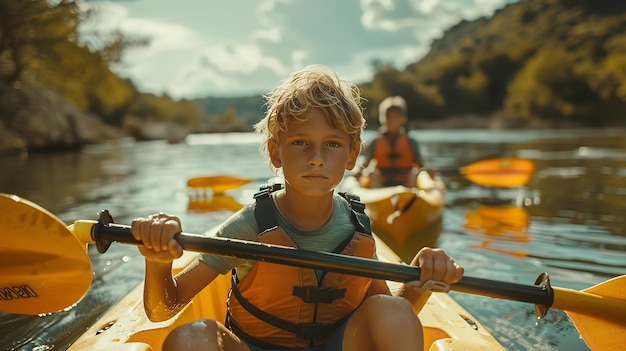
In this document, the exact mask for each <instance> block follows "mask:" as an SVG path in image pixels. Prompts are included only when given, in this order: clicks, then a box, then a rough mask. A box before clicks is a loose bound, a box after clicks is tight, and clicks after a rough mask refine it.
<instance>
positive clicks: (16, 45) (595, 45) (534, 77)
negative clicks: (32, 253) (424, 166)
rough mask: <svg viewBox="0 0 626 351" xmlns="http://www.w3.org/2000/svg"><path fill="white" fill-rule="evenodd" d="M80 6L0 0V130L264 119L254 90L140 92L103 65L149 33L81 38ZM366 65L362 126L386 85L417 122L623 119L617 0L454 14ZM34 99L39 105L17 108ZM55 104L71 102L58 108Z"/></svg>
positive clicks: (233, 125) (588, 123) (223, 125)
mask: <svg viewBox="0 0 626 351" xmlns="http://www.w3.org/2000/svg"><path fill="white" fill-rule="evenodd" d="M89 15H90V13H89V12H87V13H84V12H81V11H80V9H79V7H78V6H77V4H76V2H74V1H70V0H59V1H56V2H54V4H52V5H51V4H50V3H49V2H48V1H46V0H0V84H1V86H0V136H2V138H0V139H2V140H5V139H6V140H9V139H10V140H15V141H14V142H12V145H13V144H15V145H18V144H19V145H26V147H27V148H46V147H47V146H49V145H56V146H58V147H59V148H63V147H69V148H72V147H77V146H80V145H81V144H82V143H85V142H97V140H98V138H101V137H103V136H102V135H99V134H97V133H95V134H94V133H93V132H92V133H91V134H90V136H89V137H88V138H86V137H85V136H84V135H82V136H81V135H78V134H79V132H80V131H81V130H92V131H94V130H99V128H97V127H89V126H87V125H84V126H80V127H77V125H79V124H77V122H76V120H77V119H79V120H80V119H81V118H83V117H81V115H82V116H85V117H84V118H85V119H90V120H92V121H93V120H99V121H101V122H103V123H105V124H107V125H109V126H114V127H116V128H120V129H121V130H123V131H125V132H126V133H128V134H130V135H132V136H135V137H136V138H163V137H165V138H168V139H171V140H172V141H177V140H181V138H182V137H184V135H186V133H189V132H206V131H218V132H223V131H233V130H234V131H245V130H251V128H252V125H253V124H254V123H256V122H257V121H258V120H259V119H260V118H262V116H263V113H264V110H265V109H264V106H263V103H264V101H263V99H262V97H261V95H259V96H253V97H245V98H213V97H207V98H204V99H197V100H193V101H191V100H175V99H172V98H171V97H169V96H155V95H153V94H145V93H142V92H139V91H138V90H137V88H136V87H135V85H134V84H133V82H132V81H130V80H127V79H122V78H120V77H118V76H117V75H116V74H114V73H113V70H112V67H114V66H115V65H116V64H118V63H119V62H120V60H121V57H122V54H123V52H124V50H125V49H126V48H129V47H138V46H139V47H140V46H145V45H149V44H150V41H149V38H137V37H133V36H129V35H128V34H123V33H119V32H113V33H94V34H96V35H93V38H98V39H97V40H98V41H99V42H97V43H89V42H87V43H85V42H81V41H80V40H79V39H80V35H82V33H79V32H78V27H79V24H80V23H81V21H84V20H85V18H87V17H88V16H89ZM416 45H417V44H416ZM372 64H373V67H374V69H375V75H374V77H373V78H372V80H371V81H370V82H365V83H363V84H361V88H362V90H363V96H364V97H365V99H366V101H365V103H364V107H365V115H366V118H367V119H368V126H369V127H370V128H375V127H377V125H378V120H377V108H376V107H377V105H378V103H379V102H380V101H382V99H383V98H384V97H386V96H388V95H402V96H404V97H405V98H406V100H407V101H408V104H409V118H410V123H411V124H412V125H413V126H419V127H429V126H437V127H441V126H442V125H445V126H447V127H454V128H468V127H472V126H478V127H500V128H523V127H570V126H582V127H596V126H626V118H625V117H624V111H626V2H624V1H617V0H521V1H520V2H518V3H515V4H511V5H508V6H507V7H505V8H503V9H501V10H499V11H497V12H496V13H495V14H494V15H493V16H492V17H491V18H481V19H477V20H474V21H462V22H460V23H458V24H457V25H456V26H454V27H452V28H450V29H449V30H448V31H446V32H445V34H444V35H443V37H442V38H440V39H437V40H435V41H434V42H433V43H432V48H431V50H430V52H429V53H428V54H427V55H426V56H425V57H424V58H422V59H421V60H419V61H418V62H415V63H413V64H410V65H408V66H407V67H404V68H402V69H397V68H395V67H392V66H391V65H389V64H386V63H385V62H373V63H372ZM29 81H36V82H37V83H36V84H35V83H33V84H30V83H29ZM40 86H43V87H45V89H46V93H45V94H41V92H40V91H38V90H37V89H40V88H36V87H40ZM53 95H55V96H56V97H53ZM42 96H45V97H46V99H47V100H44V99H43V98H42ZM38 99H39V100H38ZM54 99H61V100H63V101H64V102H63V104H60V103H57V102H54V103H51V102H50V101H51V100H54ZM46 101H47V102H46ZM36 103H42V106H44V107H42V108H39V109H32V108H31V109H29V106H25V104H36ZM64 104H68V105H71V106H72V108H69V107H68V108H66V107H63V108H58V106H62V105H63V106H65V105H64ZM54 106H57V107H54ZM36 111H41V112H36ZM63 111H65V112H63ZM24 119H28V120H29V121H24ZM47 124H54V125H58V124H62V125H63V127H62V128H60V129H59V128H52V127H42V126H45V125H47ZM150 127H155V128H150ZM50 130H55V133H54V135H51V134H48V135H45V133H46V131H50ZM159 131H164V132H166V133H170V135H164V134H163V132H159ZM37 133H39V137H38V138H37V140H36V141H34V139H33V138H32V136H33V135H34V134H37ZM68 133H69V134H71V133H74V134H75V135H72V136H71V137H69V138H68V137H67V134H68ZM107 135H116V133H107ZM22 139H23V140H22ZM20 140H21V141H20ZM68 140H69V141H68ZM11 147H12V146H10V145H9V148H11ZM1 151H2V145H0V152H1Z"/></svg>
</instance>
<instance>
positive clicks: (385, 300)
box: [361, 295, 421, 327]
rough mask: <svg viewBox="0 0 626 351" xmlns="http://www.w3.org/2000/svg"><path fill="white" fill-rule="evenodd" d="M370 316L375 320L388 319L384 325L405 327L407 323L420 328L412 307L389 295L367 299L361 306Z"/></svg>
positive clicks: (406, 301) (401, 299)
mask: <svg viewBox="0 0 626 351" xmlns="http://www.w3.org/2000/svg"><path fill="white" fill-rule="evenodd" d="M361 307H365V308H366V309H367V310H368V311H367V312H368V314H371V315H373V316H375V317H376V318H377V320H378V321H381V319H388V321H386V323H391V324H394V323H396V322H397V323H400V324H401V325H407V323H410V324H414V325H415V326H416V327H418V326H419V327H421V323H420V321H419V318H418V317H417V314H416V313H415V311H414V310H413V305H411V302H409V300H407V299H405V298H402V297H397V296H389V295H375V296H372V297H370V298H368V299H367V300H366V301H365V303H364V304H363V306H361Z"/></svg>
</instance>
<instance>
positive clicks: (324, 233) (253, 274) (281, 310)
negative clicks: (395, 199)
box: [131, 65, 463, 351]
mask: <svg viewBox="0 0 626 351" xmlns="http://www.w3.org/2000/svg"><path fill="white" fill-rule="evenodd" d="M267 98H268V106H269V108H268V112H267V114H266V116H265V117H264V118H263V120H261V121H260V122H259V123H258V124H257V125H256V130H257V132H259V133H260V134H261V135H262V136H263V138H264V140H263V142H262V145H261V149H262V152H263V153H264V155H265V156H266V158H267V159H268V161H269V164H270V168H271V169H272V170H273V171H274V172H275V173H276V174H280V175H282V177H283V178H284V186H283V187H282V188H280V189H275V188H270V189H265V190H264V191H261V192H259V193H258V194H257V196H255V199H256V200H255V201H254V203H252V204H249V205H246V206H245V207H244V208H243V209H241V210H239V211H238V212H236V213H235V214H233V215H232V216H231V217H230V218H229V219H227V220H226V221H225V222H224V223H223V224H222V225H221V227H220V228H219V229H218V231H217V233H216V234H215V235H216V236H219V237H227V238H234V239H242V240H249V241H256V242H262V243H268V244H280V245H288V246H292V247H296V248H299V249H304V250H313V251H321V252H335V253H341V254H343V255H352V256H358V257H363V258H368V259H376V257H377V256H376V248H375V241H374V238H373V236H372V234H371V231H370V229H369V219H368V218H367V216H366V215H365V214H364V213H363V208H362V206H358V204H359V203H358V202H357V201H356V200H355V199H354V198H353V197H350V196H343V195H341V194H338V193H336V192H335V189H336V187H337V186H338V185H339V183H340V182H341V181H342V179H343V176H344V173H345V172H346V170H351V169H352V168H353V167H354V166H355V164H356V161H357V157H358V154H359V151H360V147H361V132H362V129H363V126H364V123H365V120H364V118H363V115H362V110H361V106H360V95H359V93H358V89H357V88H356V86H354V85H353V84H351V83H349V82H347V81H345V80H342V79H340V78H339V77H338V76H337V75H336V73H334V72H333V71H332V70H330V69H328V68H326V67H324V66H319V65H313V66H308V67H306V68H304V69H302V70H301V71H298V72H295V73H293V74H292V75H291V76H290V77H289V78H288V79H287V80H286V81H285V82H283V83H282V84H281V85H279V86H278V87H277V88H275V89H274V91H273V92H272V93H271V94H270V95H269V96H268V97H267ZM355 204H356V205H355ZM354 205H355V206H354ZM131 228H132V230H131V231H132V233H133V236H134V237H135V238H136V239H137V240H142V242H143V243H144V246H141V247H140V248H139V250H140V252H141V253H142V254H143V255H144V256H145V260H146V271H145V283H144V284H145V286H144V307H145V311H146V314H147V316H148V318H149V319H150V320H152V321H163V320H166V319H169V318H171V317H172V316H174V315H175V314H176V313H178V312H179V311H181V309H182V308H183V307H184V306H185V305H187V304H188V303H189V301H190V300H191V299H192V298H193V297H194V296H195V295H196V294H197V293H198V292H200V291H201V290H202V289H203V288H204V287H205V286H207V285H208V284H209V283H211V281H213V280H214V279H215V278H216V277H217V276H218V275H219V274H229V273H231V274H232V276H233V278H232V286H231V291H230V294H229V298H228V301H227V302H226V301H224V303H225V304H226V303H227V306H228V316H227V318H226V322H225V323H222V322H220V321H216V320H208V319H206V320H198V321H195V322H192V323H190V324H185V325H182V326H179V327H177V328H176V329H174V330H173V331H172V332H171V333H170V334H169V335H168V337H167V338H166V340H165V342H164V344H163V350H229V351H248V350H252V351H263V350H266V351H267V350H277V349H281V350H284V349H290V350H309V351H322V350H326V351H331V350H336V351H338V350H345V351H357V350H358V351H367V350H394V351H403V350H412V351H414V350H423V331H422V326H421V323H420V321H419V318H418V317H417V314H416V313H415V311H414V307H413V306H414V304H415V303H416V301H417V300H419V299H420V298H421V297H422V296H423V295H422V294H423V293H424V289H423V288H424V287H426V286H428V285H425V284H426V283H432V282H443V283H444V284H449V283H454V282H457V281H459V280H460V279H461V277H462V275H463V268H462V267H461V266H459V265H458V264H456V263H455V262H454V260H453V259H451V258H450V257H449V256H448V255H447V254H446V253H445V252H444V251H443V250H441V249H432V248H424V249H422V250H420V251H419V253H418V254H417V255H416V256H415V259H414V260H413V262H412V264H413V265H418V266H420V267H421V276H420V281H414V282H409V283H405V284H403V285H402V287H401V289H399V290H397V291H394V293H393V294H392V293H391V292H390V290H389V287H388V286H387V284H386V282H385V281H384V280H379V279H371V278H364V277H357V276H351V275H346V274H340V273H333V272H323V271H318V270H313V269H304V268H297V267H291V266H287V265H278V264H272V263H268V262H263V261H254V260H248V259H240V258H236V257H226V256H217V255H211V254H202V255H200V257H199V258H198V259H197V260H196V261H195V262H194V263H193V264H191V266H190V267H188V268H187V269H186V270H184V271H182V272H181V273H179V274H177V275H176V276H172V260H174V259H175V258H178V257H180V256H181V255H182V247H181V246H180V245H179V244H178V243H177V242H176V240H174V239H173V237H174V235H175V234H177V233H180V232H181V231H182V226H181V221H180V219H179V218H178V217H176V216H172V215H168V214H163V213H160V214H154V215H151V216H149V217H147V218H137V219H135V220H133V221H132V225H131ZM424 296H427V295H424Z"/></svg>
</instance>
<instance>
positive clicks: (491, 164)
mask: <svg viewBox="0 0 626 351" xmlns="http://www.w3.org/2000/svg"><path fill="white" fill-rule="evenodd" d="M534 171H535V165H534V163H533V162H532V161H531V160H529V159H526V158H513V157H510V158H490V159H485V160H480V161H476V162H474V163H471V164H469V165H466V166H464V167H461V169H460V173H461V174H462V175H463V176H464V177H465V178H467V179H469V180H470V181H472V182H474V183H476V184H478V185H482V186H489V187H496V188H514V187H518V186H522V185H525V184H526V183H528V181H529V180H530V178H531V177H532V174H533V172H534Z"/></svg>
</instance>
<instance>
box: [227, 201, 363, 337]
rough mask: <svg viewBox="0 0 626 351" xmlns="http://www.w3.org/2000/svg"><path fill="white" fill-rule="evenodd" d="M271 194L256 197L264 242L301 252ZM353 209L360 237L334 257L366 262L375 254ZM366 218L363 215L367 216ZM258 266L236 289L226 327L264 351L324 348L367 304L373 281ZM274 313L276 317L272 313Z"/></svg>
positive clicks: (234, 282) (350, 276) (308, 270)
mask: <svg viewBox="0 0 626 351" xmlns="http://www.w3.org/2000/svg"><path fill="white" fill-rule="evenodd" d="M270 192H271V190H267V191H266V192H265V193H260V194H261V195H258V194H257V195H256V196H255V198H256V208H255V217H256V219H257V224H258V225H259V232H260V234H259V241H260V242H262V243H267V244H276V245H283V246H291V247H296V244H295V243H294V242H293V241H292V240H291V238H289V236H288V235H287V234H286V233H285V232H284V230H283V229H281V228H280V227H278V225H277V219H276V217H277V214H276V211H277V209H276V206H275V204H274V201H273V200H272V199H271V197H270V195H269V194H270ZM348 200H349V201H350V202H351V204H352V203H355V204H356V205H354V206H352V205H351V207H352V208H353V211H352V212H353V213H352V216H353V222H354V223H355V227H356V230H355V233H354V235H353V237H352V238H351V240H347V241H346V242H344V243H343V244H342V245H340V247H338V248H337V249H336V250H335V251H334V252H340V253H341V254H344V255H352V256H358V257H364V258H372V257H374V253H375V244H374V239H373V237H372V235H371V231H370V229H369V222H367V224H366V226H365V225H362V224H361V222H360V221H359V219H358V217H357V214H356V212H355V208H360V211H363V209H364V208H365V206H363V205H362V204H361V203H359V202H356V201H355V197H352V198H348ZM363 216H364V215H363ZM317 274H319V272H318V273H316V271H315V270H313V269H309V268H300V267H293V266H288V265H279V264H274V263H268V262H263V261H257V262H256V263H255V265H254V266H253V268H252V269H251V270H250V272H249V273H248V275H247V276H246V277H245V278H243V279H242V280H241V282H238V281H237V277H236V272H235V271H233V285H232V288H231V292H230V294H229V299H228V319H227V325H228V326H229V328H231V330H233V332H235V334H236V335H237V336H238V337H240V338H241V339H243V340H245V341H247V342H249V343H251V344H253V345H257V346H260V347H264V348H308V347H314V346H319V345H323V344H324V343H325V342H326V340H327V338H328V337H329V336H330V334H331V333H332V332H333V331H335V330H337V328H339V327H340V326H341V325H342V324H343V323H344V322H345V321H346V319H347V318H348V317H349V316H350V314H351V313H352V312H353V311H354V310H355V309H356V308H357V307H358V306H359V305H360V304H361V303H362V302H363V301H364V299H365V297H366V295H367V291H368V289H369V287H370V284H371V282H372V280H371V279H370V278H364V277H358V276H353V275H347V274H341V273H333V272H322V273H321V274H322V277H321V279H318V276H317ZM269 311H271V313H270V312H269Z"/></svg>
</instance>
